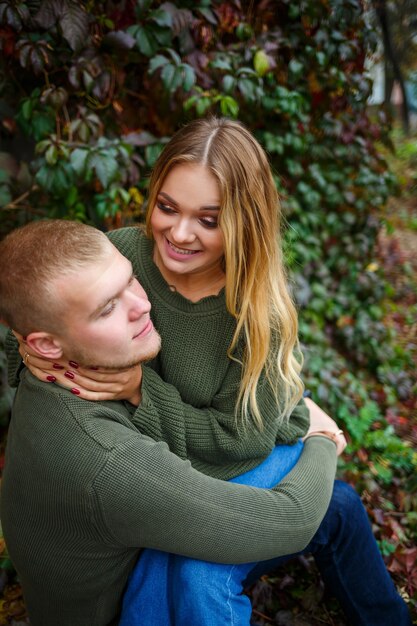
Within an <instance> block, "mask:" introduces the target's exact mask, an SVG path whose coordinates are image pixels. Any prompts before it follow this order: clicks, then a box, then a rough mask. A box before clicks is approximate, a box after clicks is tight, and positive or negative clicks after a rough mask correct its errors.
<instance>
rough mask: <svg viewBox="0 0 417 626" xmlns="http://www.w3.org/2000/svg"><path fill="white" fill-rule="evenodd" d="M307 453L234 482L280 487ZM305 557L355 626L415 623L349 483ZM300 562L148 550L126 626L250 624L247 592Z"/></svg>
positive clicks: (126, 610) (274, 459)
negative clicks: (239, 560)
mask: <svg viewBox="0 0 417 626" xmlns="http://www.w3.org/2000/svg"><path fill="white" fill-rule="evenodd" d="M301 450H302V444H301V443H300V444H297V446H278V447H277V448H276V449H275V451H274V452H273V453H272V454H271V455H270V456H269V457H268V459H267V460H266V461H265V462H264V463H263V464H262V465H260V466H259V467H258V468H256V469H255V470H252V471H251V472H247V473H246V474H244V475H242V476H239V477H237V478H235V479H233V482H244V484H250V485H256V486H260V487H264V488H268V487H271V486H274V485H275V484H277V482H279V481H280V480H281V479H282V478H283V476H285V474H286V473H288V471H289V470H290V469H291V468H292V467H293V465H294V464H295V463H296V462H297V460H298V458H299V455H300V453H301ZM284 459H285V461H284ZM219 523H221V520H219ZM254 541H256V537H254ZM302 553H303V554H304V553H312V554H313V555H314V557H315V560H316V563H317V565H318V567H319V569H320V572H321V574H322V576H323V579H324V581H325V582H326V584H327V585H328V587H329V589H331V590H332V591H333V593H334V594H335V596H336V597H337V598H338V599H339V601H340V602H341V605H342V606H343V608H344V610H345V612H346V614H347V616H348V618H349V619H350V620H351V623H352V624H354V625H356V626H388V624H395V626H409V625H410V624H411V620H410V617H409V614H408V611H407V608H406V605H405V603H404V602H403V600H402V599H401V598H400V596H399V595H398V593H397V591H396V589H395V587H394V585H393V583H392V581H391V578H390V577H389V575H388V572H387V570H386V568H385V564H384V562H383V560H382V558H381V555H380V553H379V551H378V547H377V545H376V542H375V540H374V537H373V535H372V531H371V527H370V525H369V521H368V518H367V515H366V511H365V509H364V507H363V505H362V502H361V501H360V498H359V497H358V496H357V494H356V493H355V492H354V490H353V489H352V488H351V487H349V486H348V485H346V484H345V483H342V482H339V481H336V482H335V487H334V492H333V496H332V500H331V503H330V506H329V509H328V511H327V513H326V515H325V517H324V520H323V522H322V523H321V525H320V527H319V530H318V531H317V533H316V535H315V536H314V538H313V540H312V541H311V543H310V544H309V546H307V548H306V549H305V550H304V551H303V552H302ZM293 556H295V555H288V556H284V557H279V558H276V559H272V560H270V561H262V562H259V563H245V564H243V565H223V564H217V563H208V562H205V561H198V560H194V559H188V558H186V557H180V556H175V555H171V554H167V553H163V552H158V551H156V550H144V551H143V553H142V554H141V556H140V559H139V561H138V564H137V565H136V568H135V569H134V571H133V572H132V575H131V577H130V580H129V584H128V588H127V590H126V593H125V597H124V603H123V611H122V617H121V621H120V623H119V626H156V625H159V624H161V626H162V625H163V626H226V625H227V626H248V625H249V624H250V617H251V612H252V608H251V604H250V600H249V598H248V597H247V596H246V595H245V594H243V590H244V588H245V587H247V586H248V585H249V584H252V583H253V582H254V581H255V580H257V579H258V578H259V577H260V576H261V575H262V574H265V573H267V572H269V571H272V570H273V569H276V568H277V567H278V566H280V565H282V564H283V563H285V562H286V561H288V560H289V559H290V558H292V557H293Z"/></svg>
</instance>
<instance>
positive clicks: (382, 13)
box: [374, 0, 410, 135]
mask: <svg viewBox="0 0 417 626" xmlns="http://www.w3.org/2000/svg"><path fill="white" fill-rule="evenodd" d="M374 6H375V10H376V14H377V16H378V20H379V23H380V26H381V31H382V41H383V44H384V55H385V59H386V61H388V62H389V64H390V65H391V68H392V75H393V77H394V80H396V81H398V85H399V87H400V91H401V95H402V104H401V118H402V123H403V127H404V132H405V133H406V134H407V135H408V133H409V129H410V113H409V108H408V99H407V93H406V91H405V82H404V77H403V73H402V71H401V66H400V63H399V61H398V58H397V55H396V53H395V51H394V47H393V45H392V40H391V32H390V27H389V20H388V15H387V7H386V0H375V4H374ZM385 85H386V86H387V82H386V83H385ZM386 98H387V94H385V99H386Z"/></svg>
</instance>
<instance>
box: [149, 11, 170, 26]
mask: <svg viewBox="0 0 417 626" xmlns="http://www.w3.org/2000/svg"><path fill="white" fill-rule="evenodd" d="M151 19H152V21H153V22H156V23H157V24H158V25H159V26H166V27H168V28H172V15H171V14H170V13H168V11H164V9H157V10H156V11H152V14H151Z"/></svg>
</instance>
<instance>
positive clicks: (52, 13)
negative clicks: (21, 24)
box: [34, 0, 62, 30]
mask: <svg viewBox="0 0 417 626" xmlns="http://www.w3.org/2000/svg"><path fill="white" fill-rule="evenodd" d="M61 5H62V3H61V2H60V0H44V1H43V2H41V3H40V7H39V11H38V12H37V14H36V15H35V17H34V21H35V23H36V24H38V25H39V26H41V27H42V28H44V29H45V30H50V29H51V28H52V27H53V26H55V24H56V22H57V19H58V16H59V15H60V8H61Z"/></svg>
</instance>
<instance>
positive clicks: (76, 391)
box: [71, 387, 80, 396]
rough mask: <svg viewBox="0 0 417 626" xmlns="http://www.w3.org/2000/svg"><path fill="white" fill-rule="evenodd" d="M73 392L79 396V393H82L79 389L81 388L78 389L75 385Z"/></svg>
mask: <svg viewBox="0 0 417 626" xmlns="http://www.w3.org/2000/svg"><path fill="white" fill-rule="evenodd" d="M71 393H73V394H74V396H79V395H80V390H79V389H77V387H73V388H72V389H71Z"/></svg>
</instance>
